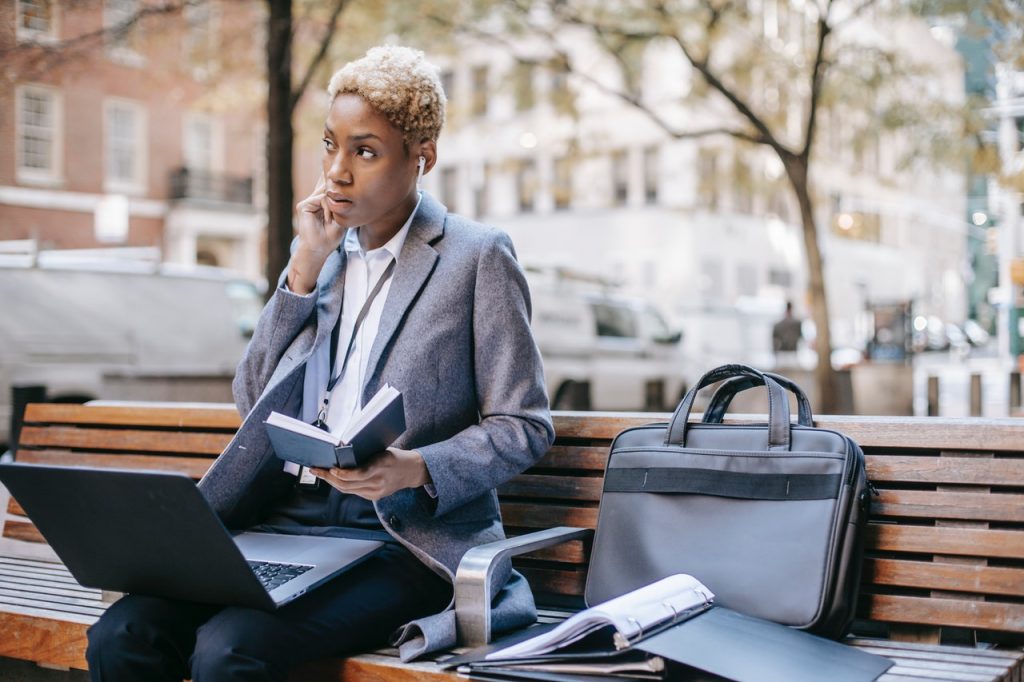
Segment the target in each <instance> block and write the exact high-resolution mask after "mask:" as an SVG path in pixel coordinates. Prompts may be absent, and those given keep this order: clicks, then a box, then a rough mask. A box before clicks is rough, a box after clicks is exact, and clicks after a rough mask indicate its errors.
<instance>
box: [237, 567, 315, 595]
mask: <svg viewBox="0 0 1024 682" xmlns="http://www.w3.org/2000/svg"><path fill="white" fill-rule="evenodd" d="M249 567H250V568H252V572H253V573H255V574H256V577H257V578H259V579H260V582H261V583H263V587H265V588H267V591H268V592H269V591H271V590H274V589H276V588H278V587H281V585H284V584H285V583H286V582H288V581H289V580H291V579H293V578H298V577H299V576H300V575H302V574H303V573H305V572H306V571H308V570H309V569H311V568H313V567H312V566H309V565H306V564H282V563H278V562H276V561H250V562H249Z"/></svg>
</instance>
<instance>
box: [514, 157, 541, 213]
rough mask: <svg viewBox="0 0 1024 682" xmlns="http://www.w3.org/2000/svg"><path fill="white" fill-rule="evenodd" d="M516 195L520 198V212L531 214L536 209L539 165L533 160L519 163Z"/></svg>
mask: <svg viewBox="0 0 1024 682" xmlns="http://www.w3.org/2000/svg"><path fill="white" fill-rule="evenodd" d="M516 194H517V195H518V196H519V210H520V212H522V213H529V212H530V211H532V210H533V209H534V205H535V200H536V197H537V164H536V162H535V161H533V160H532V159H527V160H525V161H520V162H519V169H518V170H517V171H516Z"/></svg>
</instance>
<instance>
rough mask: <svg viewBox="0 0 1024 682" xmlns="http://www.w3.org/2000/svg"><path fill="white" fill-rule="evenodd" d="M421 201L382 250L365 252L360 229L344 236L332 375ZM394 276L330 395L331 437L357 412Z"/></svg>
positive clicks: (372, 308)
mask: <svg viewBox="0 0 1024 682" xmlns="http://www.w3.org/2000/svg"><path fill="white" fill-rule="evenodd" d="M421 199H422V195H420V198H419V199H417V200H416V206H415V208H413V210H412V213H410V214H409V219H408V220H406V221H405V224H404V225H402V228H401V229H400V230H399V231H398V232H397V233H395V236H394V237H392V238H391V239H390V240H389V241H388V242H387V243H386V244H384V245H383V246H381V247H379V248H376V249H371V250H370V251H366V250H364V249H363V247H362V245H360V243H359V228H358V227H350V228H349V229H348V231H347V232H346V233H345V239H344V241H343V242H342V247H343V248H344V249H345V253H346V255H347V257H348V263H347V264H346V266H345V295H344V300H343V302H342V307H341V329H340V330H339V333H338V347H337V348H336V349H335V351H334V352H335V358H334V372H335V373H337V372H338V370H339V369H340V368H341V363H342V362H343V361H344V360H345V351H346V350H347V349H348V342H349V338H350V337H351V336H352V328H353V327H354V326H355V321H356V317H358V316H359V311H360V310H361V309H362V307H363V304H364V303H365V302H366V297H367V296H368V295H369V294H370V291H372V290H373V287H374V286H375V285H376V284H377V281H378V280H379V279H380V278H381V276H382V275H383V274H384V271H385V270H386V269H387V267H388V265H389V264H390V263H391V261H392V260H398V256H399V255H400V254H401V253H402V246H403V245H404V244H405V238H406V237H407V236H408V234H409V226H410V225H412V219H413V218H414V217H415V216H416V211H418V210H419V207H420V200H421ZM394 279H395V278H394V276H393V275H392V277H390V278H388V280H387V281H386V282H385V283H384V286H382V287H381V290H380V293H378V294H377V298H375V299H374V300H373V303H371V304H370V309H369V311H368V312H367V314H366V318H365V319H364V320H363V324H362V325H361V326H360V327H359V333H358V334H357V335H356V339H355V342H354V343H353V344H352V356H351V357H350V358H349V360H348V368H347V369H346V370H345V374H344V376H342V377H341V379H340V380H339V381H338V383H337V384H335V386H334V390H333V391H331V398H330V409H329V410H328V413H327V425H328V427H329V428H330V430H331V433H340V432H341V430H342V429H344V428H345V425H346V424H348V422H349V420H350V419H351V418H352V415H354V414H355V413H356V412H357V411H358V410H359V408H360V407H361V405H360V397H361V395H362V392H363V386H364V385H365V384H366V371H367V369H368V367H367V365H368V364H369V361H370V349H371V348H372V347H373V341H374V339H376V338H377V331H378V330H379V329H380V319H381V315H382V314H383V312H384V303H385V302H386V301H387V298H388V291H390V290H391V283H392V281H394Z"/></svg>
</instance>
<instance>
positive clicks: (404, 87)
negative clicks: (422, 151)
mask: <svg viewBox="0 0 1024 682" xmlns="http://www.w3.org/2000/svg"><path fill="white" fill-rule="evenodd" d="M347 93H351V94H355V95H359V96H360V97H362V98H363V99H364V100H366V101H367V102H368V103H369V104H370V106H372V107H373V108H374V109H376V110H377V111H379V112H380V113H381V115H383V116H384V118H386V119H387V120H388V122H389V123H391V125H393V126H395V127H396V128H398V129H399V130H400V131H402V137H403V139H404V140H405V143H406V144H415V143H417V142H421V141H423V140H425V139H428V140H434V141H436V140H437V138H438V136H439V135H440V134H441V127H442V126H443V125H444V108H445V103H446V102H447V101H448V100H447V98H446V97H445V95H444V87H443V86H442V85H441V77H440V75H439V74H438V69H437V67H436V66H434V65H433V64H431V63H430V62H428V61H427V60H426V58H425V56H424V54H423V52H421V51H420V50H414V49H412V48H408V47H399V46H396V45H383V46H380V47H374V48H371V49H370V51H369V52H367V53H366V56H364V57H362V58H360V59H357V60H355V61H353V62H349V63H348V64H346V65H345V66H343V67H342V68H341V69H339V70H338V71H337V72H335V74H334V75H333V76H331V82H330V84H329V85H328V86H327V94H328V96H329V97H330V101H331V102H332V103H333V102H334V99H335V98H336V97H337V96H338V95H342V94H347Z"/></svg>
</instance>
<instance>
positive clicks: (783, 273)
mask: <svg viewBox="0 0 1024 682" xmlns="http://www.w3.org/2000/svg"><path fill="white" fill-rule="evenodd" d="M768 283H769V284H771V285H774V286H777V287H783V288H784V289H788V288H789V287H791V286H793V273H791V272H790V271H789V270H781V269H779V268H770V269H769V270H768Z"/></svg>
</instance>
